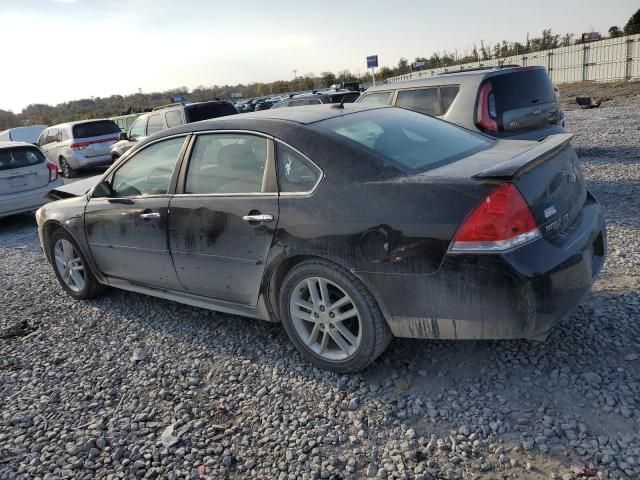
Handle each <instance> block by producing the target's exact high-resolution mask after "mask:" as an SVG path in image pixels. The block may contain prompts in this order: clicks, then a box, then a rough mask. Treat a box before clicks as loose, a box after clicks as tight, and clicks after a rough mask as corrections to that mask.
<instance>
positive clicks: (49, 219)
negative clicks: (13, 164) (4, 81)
mask: <svg viewBox="0 0 640 480" xmlns="http://www.w3.org/2000/svg"><path fill="white" fill-rule="evenodd" d="M569 141H570V136H569V135H554V136H551V137H548V138H547V139H546V140H544V141H541V142H529V141H517V140H511V141H510V140H494V139H490V138H487V137H484V136H481V135H478V134H476V133H473V132H470V131H467V130H464V129H462V128H459V127H457V126H454V125H451V124H448V123H446V122H443V121H440V120H437V119H434V118H432V117H429V116H426V115H422V114H419V113H415V112H412V111H408V110H403V109H400V108H393V107H383V108H367V107H364V106H362V105H357V104H356V105H354V104H348V105H344V106H342V108H341V106H340V105H336V106H326V105H323V106H310V107H299V108H283V109H277V110H268V111H265V112H259V113H248V114H244V115H237V116H232V117H226V118H221V119H217V120H211V121H204V122H199V123H194V124H189V125H185V126H181V127H177V128H174V129H170V130H167V131H164V132H162V133H160V134H156V135H154V136H152V137H150V138H149V139H148V140H146V141H144V142H142V143H140V144H139V145H137V146H136V147H135V148H134V149H132V150H131V151H130V152H128V153H127V154H126V155H125V156H124V157H123V158H122V159H121V160H120V161H119V162H117V163H116V164H115V165H113V166H112V167H111V168H110V169H109V170H108V171H107V172H106V173H105V174H104V175H103V176H102V178H101V179H100V180H99V181H98V182H97V183H96V181H95V180H93V182H92V185H95V186H92V188H90V189H89V190H88V191H87V189H88V187H87V186H84V188H82V185H81V184H73V185H71V186H67V187H64V188H61V189H59V190H58V191H57V192H56V191H54V192H53V194H54V195H57V196H58V198H61V197H64V196H68V197H73V193H72V191H73V189H74V188H75V189H76V191H77V190H78V189H81V188H82V189H81V190H80V192H79V193H78V196H75V197H73V198H68V199H64V200H60V201H57V202H53V203H50V204H48V205H46V206H44V207H43V208H41V209H40V210H39V211H38V213H37V220H38V225H39V234H40V239H41V243H42V246H43V248H44V251H45V252H46V256H47V258H48V260H49V261H50V262H51V264H52V265H53V269H54V272H55V274H56V276H57V278H58V280H59V281H60V284H61V285H62V287H63V288H64V289H65V290H66V291H67V292H68V293H69V295H71V296H73V297H74V298H77V299H88V298H91V297H94V296H95V295H97V294H99V293H100V292H101V291H102V290H103V288H104V286H106V285H108V286H113V287H117V288H122V289H125V290H130V291H133V292H138V293H142V294H147V295H153V296H157V297H161V298H166V299H171V300H175V301H177V302H182V303H185V304H189V305H195V306H198V307H204V308H209V309H212V310H218V311H222V312H229V313H235V314H238V315H244V316H249V317H255V318H260V319H263V320H270V321H275V322H282V323H283V325H284V328H285V330H286V331H287V333H288V335H289V337H290V338H291V341H292V342H293V343H294V344H295V345H296V347H297V348H298V349H299V350H300V352H301V353H302V354H303V355H304V356H305V357H307V358H308V359H309V360H310V361H311V362H313V363H314V364H315V365H317V366H319V367H322V368H327V369H331V370H335V371H339V372H348V371H355V370H359V369H362V368H364V367H365V366H367V365H368V364H369V363H371V362H372V361H373V360H374V359H375V358H376V357H377V356H378V355H380V354H381V353H382V351H383V350H384V349H385V347H386V346H387V344H388V342H389V340H390V338H391V337H392V336H397V337H412V338H425V339H515V338H528V339H540V340H542V339H544V338H546V336H547V335H548V333H549V331H550V329H551V328H552V327H553V325H554V324H555V323H557V322H558V321H559V320H560V319H562V318H563V317H565V316H567V315H568V314H569V313H570V312H571V311H572V309H573V308H574V307H575V306H576V305H577V304H578V303H579V302H580V300H581V298H582V297H583V295H585V293H587V292H588V291H589V290H590V288H591V285H592V284H593V282H594V279H595V277H596V275H597V274H598V272H599V270H600V268H601V267H602V264H603V262H604V258H605V251H606V234H605V226H604V221H603V216H602V210H601V208H600V205H599V204H598V202H597V201H596V199H595V198H594V197H593V196H592V195H591V194H590V193H589V192H588V191H587V189H586V186H585V182H584V179H583V176H582V172H581V169H580V166H579V163H578V160H577V158H576V154H575V152H574V150H573V148H572V147H571V145H570V143H569Z"/></svg>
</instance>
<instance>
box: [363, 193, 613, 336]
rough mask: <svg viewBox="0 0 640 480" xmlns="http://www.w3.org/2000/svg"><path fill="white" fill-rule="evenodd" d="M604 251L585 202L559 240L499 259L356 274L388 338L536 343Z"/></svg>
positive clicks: (587, 283) (586, 287)
mask: <svg viewBox="0 0 640 480" xmlns="http://www.w3.org/2000/svg"><path fill="white" fill-rule="evenodd" d="M606 244H607V238H606V230H605V224H604V219H603V216H602V211H601V208H600V205H599V204H598V203H597V202H596V200H595V199H594V198H593V197H591V196H589V198H588V200H587V202H586V203H585V206H584V208H583V210H582V212H581V215H580V217H579V218H578V219H577V220H576V222H575V223H574V225H572V227H571V234H569V235H567V236H566V237H564V238H563V239H560V240H556V241H554V242H550V241H548V240H547V239H545V238H542V239H539V240H536V241H534V242H532V243H530V244H528V245H525V246H523V247H521V248H518V249H516V250H514V251H512V252H509V253H504V254H499V255H493V254H490V255H489V254H487V255H469V254H464V255H451V254H450V255H447V256H446V257H445V259H444V261H443V264H442V266H441V267H440V269H439V270H438V272H436V273H434V274H433V275H394V274H377V273H366V272H358V275H359V276H360V277H361V278H362V279H363V281H364V282H365V283H366V284H367V285H368V286H369V288H370V289H371V290H372V293H373V294H374V295H375V296H376V298H377V299H378V300H379V302H380V305H381V308H382V309H383V312H384V313H385V316H386V318H387V321H388V323H389V326H390V327H391V330H392V332H393V334H394V335H395V336H398V337H410V338H438V339H460V340H462V339H515V338H530V339H543V338H546V336H547V335H548V333H549V331H550V330H551V329H552V328H553V326H554V325H555V324H556V323H558V322H559V321H560V320H561V319H563V318H564V317H566V316H567V315H568V314H570V313H571V312H572V311H573V309H574V308H575V307H576V306H577V305H578V304H579V303H580V301H581V300H582V298H583V297H584V295H585V294H587V293H588V292H589V291H590V289H591V287H592V285H593V283H594V281H595V279H596V277H597V275H598V273H599V272H600V269H601V268H602V265H603V264H604V260H605V255H606Z"/></svg>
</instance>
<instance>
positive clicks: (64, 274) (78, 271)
mask: <svg viewBox="0 0 640 480" xmlns="http://www.w3.org/2000/svg"><path fill="white" fill-rule="evenodd" d="M49 258H50V259H51V263H52V265H53V271H54V272H55V274H56V278H57V279H58V282H59V283H60V285H61V286H62V288H63V289H64V290H65V291H66V292H67V293H68V294H69V295H71V296H72V297H73V298H75V299H78V300H87V299H89V298H94V297H96V296H97V295H98V294H100V293H101V292H102V290H103V286H102V285H101V284H100V283H99V282H98V281H97V280H96V277H95V276H94V275H93V272H92V271H91V268H90V267H89V265H88V264H87V261H86V259H85V257H84V255H83V254H82V252H81V251H80V248H79V247H78V245H77V244H76V242H75V240H74V239H73V238H72V237H71V235H69V234H68V233H67V232H65V231H64V230H58V231H56V232H54V234H53V235H52V236H51V240H50V242H49Z"/></svg>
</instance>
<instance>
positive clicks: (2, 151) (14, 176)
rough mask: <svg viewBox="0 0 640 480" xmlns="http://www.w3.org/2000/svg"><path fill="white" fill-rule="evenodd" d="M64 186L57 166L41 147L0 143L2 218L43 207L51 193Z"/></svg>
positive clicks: (16, 143) (21, 143)
mask: <svg viewBox="0 0 640 480" xmlns="http://www.w3.org/2000/svg"><path fill="white" fill-rule="evenodd" d="M60 185H62V179H61V178H60V176H59V175H58V167H57V165H55V164H53V163H51V162H49V161H48V160H47V159H46V157H45V156H44V154H43V153H42V151H40V149H39V148H38V147H36V146H34V145H31V144H29V143H23V142H0V217H4V216H7V215H13V214H15V213H21V212H28V211H30V210H35V209H37V208H39V207H41V206H42V205H43V204H44V203H46V202H47V198H46V195H47V193H49V191H51V189H53V188H56V187H59V186H60Z"/></svg>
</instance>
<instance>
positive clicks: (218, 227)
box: [169, 133, 278, 306]
mask: <svg viewBox="0 0 640 480" xmlns="http://www.w3.org/2000/svg"><path fill="white" fill-rule="evenodd" d="M169 210H170V215H169V244H170V249H171V255H172V257H173V262H174V265H175V268H176V271H177V273H178V276H179V278H180V281H181V282H182V284H183V285H184V287H185V288H186V289H187V291H189V292H190V293H193V294H196V295H202V296H205V297H209V298H213V299H216V300H222V301H227V302H233V303H238V304H242V305H248V306H255V305H256V304H257V301H258V295H259V292H260V285H261V283H262V275H263V273H264V267H265V263H266V259H267V255H268V253H269V249H270V247H271V242H272V240H273V235H274V232H275V228H276V225H277V223H278V194H277V186H276V181H275V171H274V167H273V143H272V141H271V140H269V139H268V138H266V137H264V136H261V135H259V134H247V133H219V134H202V135H199V136H198V137H197V138H196V140H195V143H194V145H193V148H192V153H191V156H190V161H189V162H184V166H183V171H182V172H181V177H180V179H179V180H178V186H177V190H176V195H174V196H173V198H172V199H171V203H170V205H169Z"/></svg>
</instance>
